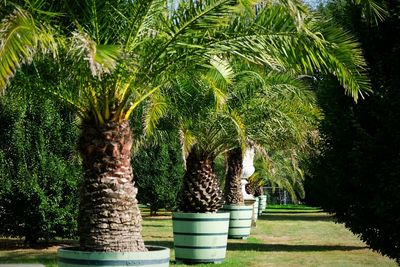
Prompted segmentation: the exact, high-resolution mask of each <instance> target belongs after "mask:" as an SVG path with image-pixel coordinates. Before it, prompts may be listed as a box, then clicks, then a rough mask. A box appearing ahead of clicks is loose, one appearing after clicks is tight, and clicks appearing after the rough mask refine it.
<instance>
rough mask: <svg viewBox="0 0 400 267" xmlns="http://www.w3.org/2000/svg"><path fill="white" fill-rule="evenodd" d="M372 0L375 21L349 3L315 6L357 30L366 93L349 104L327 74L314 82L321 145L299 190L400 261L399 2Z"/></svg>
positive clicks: (355, 31) (382, 250) (377, 248)
mask: <svg viewBox="0 0 400 267" xmlns="http://www.w3.org/2000/svg"><path fill="white" fill-rule="evenodd" d="M377 2H378V3H379V2H380V3H382V4H383V5H386V6H387V10H388V13H387V17H386V18H385V20H384V21H383V22H380V23H379V24H378V25H376V24H375V23H374V22H373V21H372V23H371V20H368V18H369V17H368V16H365V15H363V14H364V13H365V9H363V8H362V6H361V7H360V6H357V5H355V4H353V3H351V2H347V1H332V2H330V3H329V4H328V5H327V6H326V7H325V8H324V9H323V10H322V11H323V12H327V13H328V14H334V15H335V16H334V18H337V23H341V24H342V25H343V27H346V28H347V29H349V30H351V31H352V32H354V33H355V34H356V35H357V36H358V37H359V39H360V41H361V43H362V46H363V48H364V51H365V57H366V59H367V61H368V62H369V66H370V73H371V81H372V87H373V89H374V94H371V95H370V96H368V97H366V98H365V100H363V101H360V103H359V104H358V105H354V103H352V101H350V100H349V99H347V98H346V97H344V96H342V95H339V94H337V90H336V89H337V88H338V87H339V86H338V84H337V83H334V82H333V81H332V80H331V79H330V77H325V76H324V77H322V78H321V79H320V80H319V81H318V99H319V102H320V104H321V107H322V108H323V110H324V113H325V120H324V121H323V123H322V124H321V128H320V130H321V133H322V140H323V146H322V148H320V149H321V150H320V154H319V155H317V156H316V157H314V158H312V159H311V160H310V166H311V167H314V168H313V171H312V172H311V176H310V177H308V179H307V187H306V191H307V195H308V200H309V201H310V203H314V204H317V205H321V206H322V207H323V208H324V209H326V210H328V211H330V212H332V213H334V214H335V217H336V219H337V220H338V221H339V222H343V223H345V225H346V227H348V228H349V229H350V230H351V231H352V232H353V233H356V234H358V235H359V236H360V237H361V239H362V240H364V241H365V242H366V243H367V244H368V245H369V246H371V248H373V249H375V250H377V251H379V252H381V253H382V254H385V255H388V256H389V257H392V258H394V259H396V260H397V262H399V263H400V250H399V247H400V243H399V240H400V232H399V229H398V227H397V225H398V224H399V223H400V212H399V210H400V198H399V195H398V192H399V189H400V183H399V173H400V170H399V166H400V165H399V155H400V153H399V151H400V150H399V142H400V140H399V137H400V136H399V134H398V130H397V128H399V120H398V118H399V113H400V110H399V99H400V96H399V90H398V89H399V86H400V79H399V75H398V74H399V71H400V61H399V58H400V54H399V51H400V49H399V48H400V39H399V35H398V32H399V30H400V28H399V25H400V24H399V22H400V21H399V17H398V14H399V11H400V7H399V4H398V2H396V1H377ZM396 125H397V126H396Z"/></svg>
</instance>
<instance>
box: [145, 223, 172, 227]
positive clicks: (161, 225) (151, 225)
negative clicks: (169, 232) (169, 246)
mask: <svg viewBox="0 0 400 267" xmlns="http://www.w3.org/2000/svg"><path fill="white" fill-rule="evenodd" d="M144 226H145V227H158V228H167V227H168V225H165V224H147V223H146V224H144Z"/></svg>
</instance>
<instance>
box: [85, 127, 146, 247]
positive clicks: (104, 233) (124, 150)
mask: <svg viewBox="0 0 400 267" xmlns="http://www.w3.org/2000/svg"><path fill="white" fill-rule="evenodd" d="M131 147H132V133H131V129H130V127H129V123H128V122H127V121H123V122H121V123H115V122H107V123H106V124H105V125H103V126H95V124H94V123H93V124H90V123H88V124H84V125H83V130H82V135H81V138H80V143H79V149H80V152H81V154H82V158H83V163H84V167H85V179H84V182H83V184H82V188H81V199H80V207H79V236H80V249H82V250H88V251H108V252H109V251H116V252H134V251H146V248H145V246H144V242H143V238H142V236H141V233H140V232H141V221H142V217H141V215H140V210H139V207H138V204H137V200H136V194H137V188H135V187H134V182H133V174H132V167H131Z"/></svg>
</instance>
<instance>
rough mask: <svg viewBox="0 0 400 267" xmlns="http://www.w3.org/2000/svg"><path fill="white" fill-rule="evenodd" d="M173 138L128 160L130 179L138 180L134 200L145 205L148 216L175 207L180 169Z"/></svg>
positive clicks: (178, 147) (166, 139)
mask: <svg viewBox="0 0 400 267" xmlns="http://www.w3.org/2000/svg"><path fill="white" fill-rule="evenodd" d="M175 134H176V135H175V136H174V137H175V138H164V139H163V141H162V142H159V143H158V144H154V145H148V146H147V147H143V148H141V149H138V150H137V151H136V153H134V156H133V158H132V164H133V166H136V167H135V168H134V175H135V176H136V177H138V178H137V186H138V189H139V190H138V200H139V202H140V203H142V204H146V205H149V208H150V215H155V214H156V213H157V211H158V210H159V209H162V208H165V209H167V210H172V209H174V208H176V207H177V205H178V203H177V201H178V199H177V198H178V192H179V191H180V189H181V187H182V178H183V174H184V166H183V162H182V151H181V146H180V143H179V142H178V140H179V139H178V133H177V132H176V131H175ZM171 136H172V134H171Z"/></svg>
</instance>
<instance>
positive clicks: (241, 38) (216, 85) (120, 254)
mask: <svg viewBox="0 0 400 267" xmlns="http://www.w3.org/2000/svg"><path fill="white" fill-rule="evenodd" d="M0 14H1V15H2V17H3V19H2V21H1V23H0V90H3V89H5V88H6V87H7V85H8V84H9V83H10V82H12V80H11V78H12V76H13V75H14V74H15V72H16V71H17V70H18V69H20V66H21V65H23V64H24V63H31V62H34V61H35V60H51V61H57V62H59V63H60V64H59V69H58V70H54V69H53V73H52V75H54V76H59V77H63V79H65V77H67V81H65V80H63V81H61V80H60V83H58V84H54V85H49V86H48V88H45V89H46V90H47V91H48V92H50V93H51V94H52V95H53V96H54V97H56V98H58V99H59V100H60V101H62V102H63V103H65V104H66V106H67V107H69V108H70V109H72V110H73V111H74V112H75V113H76V114H77V116H78V117H79V118H80V120H81V127H82V130H81V137H80V139H79V142H78V143H79V150H80V152H81V155H82V160H83V166H84V168H85V177H84V182H83V184H82V188H81V198H80V208H79V209H80V210H79V236H80V240H79V248H75V249H69V250H62V251H61V256H60V266H76V265H78V264H80V265H86V266H91V265H93V266H94V265H99V264H110V265H115V264H128V265H129V264H130V265H133V264H135V265H143V266H146V265H150V264H156V265H157V264H158V265H157V266H168V262H169V256H168V250H163V249H160V248H155V247H149V246H146V245H145V244H144V241H143V238H142V236H141V215H140V211H139V208H138V205H137V200H136V194H137V189H136V188H135V186H134V179H133V175H132V167H131V165H130V159H131V147H132V144H133V137H132V131H131V125H130V122H131V123H141V122H145V124H146V127H145V130H146V131H147V132H148V133H151V132H152V129H153V128H155V127H156V125H157V122H158V121H159V120H160V119H161V117H163V116H164V115H166V114H167V111H170V115H168V116H171V118H172V117H173V118H175V123H176V124H177V126H178V127H179V129H180V131H181V134H182V136H181V137H182V144H183V148H184V154H185V160H186V173H185V182H184V187H183V190H182V199H183V200H184V201H182V205H181V210H182V211H185V212H187V213H193V214H195V216H197V217H199V219H200V220H203V219H202V217H201V215H200V214H202V213H216V212H217V211H218V210H219V209H220V208H221V207H222V206H223V204H224V203H223V199H226V200H227V201H228V203H227V204H237V205H239V206H240V205H243V201H242V198H241V196H240V190H239V188H240V185H239V184H238V183H239V181H238V180H239V179H238V176H239V175H240V172H241V169H242V167H241V164H242V157H243V154H244V151H245V144H246V142H245V140H246V135H248V139H251V135H250V133H251V131H249V130H247V131H244V130H243V129H244V126H246V129H251V127H248V125H260V124H263V123H265V121H266V120H265V118H264V117H263V116H261V117H258V118H255V117H254V116H253V117H252V115H248V114H251V111H252V105H251V101H250V102H248V101H249V100H248V99H247V100H246V98H244V99H245V100H244V101H243V103H247V105H248V109H247V110H248V111H249V113H246V116H247V117H248V118H251V119H252V123H250V122H249V121H246V120H245V119H247V117H245V118H242V117H241V116H240V112H242V111H241V110H235V109H234V106H235V105H234V104H233V103H232V102H235V101H237V100H238V99H240V97H241V94H242V93H245V92H246V90H250V89H251V90H253V91H254V92H256V93H255V94H254V95H255V96H256V97H255V98H253V99H257V98H260V99H263V101H265V102H264V104H265V103H267V102H268V98H266V97H260V96H262V95H263V90H262V88H263V86H254V88H252V86H250V85H249V86H247V87H246V88H244V87H240V86H237V87H235V83H234V81H233V80H234V77H238V76H237V75H238V73H241V75H243V77H251V76H255V77H257V76H258V75H259V73H262V74H265V73H272V72H274V73H275V72H277V73H287V74H288V75H289V76H290V77H292V78H291V80H295V79H293V77H295V78H298V77H299V75H300V74H314V73H315V72H316V71H323V72H328V73H332V74H333V75H335V76H336V77H337V78H338V80H339V81H340V82H341V84H342V85H343V87H344V89H345V91H346V92H347V93H348V94H349V95H351V96H352V97H353V98H354V99H357V98H358V96H359V95H360V94H361V93H362V92H367V91H369V84H368V79H367V77H366V75H365V62H364V60H363V57H362V53H361V51H360V48H359V47H358V45H357V43H356V41H355V40H354V39H353V38H352V37H351V36H349V35H348V34H347V33H346V32H344V31H342V30H340V29H338V28H336V27H334V25H330V24H329V23H328V22H327V21H324V20H321V19H319V18H316V17H315V16H313V15H312V13H311V11H310V10H309V9H308V8H307V7H306V6H305V5H303V4H302V3H301V2H299V1H296V0H282V1H277V2H269V1H255V0H254V1H253V0H250V1H249V0H242V1H234V0H203V1H195V0H188V1H162V0H135V1H126V0H117V1H113V2H110V1H105V0H96V1H95V0H85V1H78V0H69V1H59V2H57V1H56V2H54V1H44V0H24V1H22V0H21V1H18V0H15V1H3V2H2V3H1V10H0ZM238 61H239V62H241V65H244V66H246V67H245V68H244V70H243V71H238V70H235V68H234V67H231V66H234V64H235V62H238ZM239 69H240V68H239ZM255 69H261V71H254V70H255ZM257 73H258V74H257ZM61 74H63V75H61ZM39 75H40V74H39ZM236 79H238V80H239V78H236ZM243 79H247V78H243ZM257 79H258V78H257ZM258 80H260V79H258ZM261 80H262V79H261ZM260 83H261V84H262V83H263V82H260ZM244 84H246V83H245V82H244ZM233 88H237V91H236V92H235V90H233ZM210 89H212V92H213V93H212V94H211V95H210V93H209V92H210ZM228 93H229V94H230V97H227V96H228V95H229V94H228ZM250 93H251V92H250ZM187 97H189V98H187ZM210 97H213V98H214V99H215V102H216V103H215V106H214V107H213V108H212V109H211V108H207V107H205V106H204V105H203V103H205V102H207V101H208V99H209V98H210ZM202 99H204V101H203V100H202ZM191 100H192V101H194V102H193V103H192V105H191V106H190V105H189V106H188V107H185V108H188V110H187V111H186V112H188V113H186V114H182V113H181V112H182V111H183V109H181V110H179V108H178V109H177V110H172V109H169V108H168V106H167V105H165V103H168V101H169V103H175V104H177V106H179V105H181V106H184V105H182V103H184V102H183V101H187V102H188V104H190V101H191ZM195 101H199V102H201V103H198V104H199V105H197V104H196V102H195ZM229 101H230V104H227V102H229ZM145 103H146V104H147V111H149V112H148V113H147V114H146V115H145V116H144V118H141V117H137V116H136V115H137V114H138V113H136V112H135V111H136V110H138V108H139V107H141V106H142V104H145ZM244 106H246V105H244ZM261 107H262V105H261V104H260V108H261ZM264 116H268V114H264ZM254 122H257V123H258V124H257V123H254ZM264 126H265V125H264ZM254 128H256V127H254ZM256 131H257V130H254V132H256ZM197 132H201V133H202V134H200V135H195V133H197ZM231 132H236V134H235V135H234V137H233V136H232V135H229V133H231ZM266 136H268V135H266ZM220 141H223V144H222V145H221V143H220ZM225 152H226V153H228V156H227V158H228V161H227V162H228V163H229V164H228V165H229V167H228V170H229V171H228V176H227V181H228V182H227V183H226V186H227V190H226V192H228V193H227V194H226V197H225V198H224V197H223V195H222V191H221V189H220V187H219V184H218V180H217V179H216V176H215V173H214V170H213V161H214V159H215V157H216V156H217V155H218V154H220V153H225ZM217 215H218V216H223V215H221V214H217ZM175 218H176V219H177V220H178V221H180V222H182V223H183V224H181V225H180V226H179V227H177V230H176V232H178V231H183V229H184V227H186V226H185V225H187V222H189V221H192V220H193V219H191V218H186V217H179V216H178V217H175ZM196 220H197V219H196ZM217 221H224V222H225V223H226V221H227V218H226V217H221V218H218V220H217ZM179 233H182V232H179ZM183 233H186V231H184V232H183ZM216 233H217V232H216ZM221 242H222V243H220V244H218V245H216V246H217V247H221V248H222V249H223V247H224V245H223V242H224V241H221ZM179 246H181V247H182V248H183V249H189V248H190V246H191V245H185V244H181V245H179ZM225 246H226V245H225ZM159 251H162V252H161V255H159V256H155V255H154V254H157V253H159ZM185 253H186V252H185ZM149 255H150V256H149ZM154 257H158V259H154ZM218 257H219V256H216V258H212V259H213V260H212V261H220V260H215V259H221V257H219V258H218ZM183 258H184V257H183Z"/></svg>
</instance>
